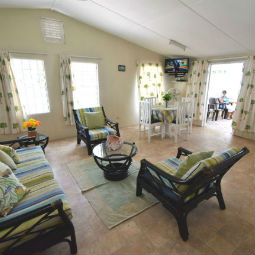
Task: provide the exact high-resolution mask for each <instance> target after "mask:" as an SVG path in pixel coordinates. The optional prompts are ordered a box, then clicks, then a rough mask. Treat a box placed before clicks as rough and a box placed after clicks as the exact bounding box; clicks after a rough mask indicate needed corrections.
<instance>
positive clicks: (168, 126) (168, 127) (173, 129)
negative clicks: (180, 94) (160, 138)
mask: <svg viewBox="0 0 255 255" xmlns="http://www.w3.org/2000/svg"><path fill="white" fill-rule="evenodd" d="M166 111H169V112H171V113H172V114H173V116H172V117H173V120H172V122H170V123H168V122H166V123H165V133H166V134H168V136H169V137H172V136H173V137H174V142H175V143H177V139H178V132H179V118H178V115H179V104H176V105H175V106H172V107H170V109H169V110H166Z"/></svg>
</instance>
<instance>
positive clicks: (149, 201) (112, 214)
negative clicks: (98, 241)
mask: <svg viewBox="0 0 255 255" xmlns="http://www.w3.org/2000/svg"><path fill="white" fill-rule="evenodd" d="M68 168H69V171H70V172H71V173H72V175H73V177H74V179H75V180H76V182H77V184H78V185H79V187H80V188H81V190H82V191H83V195H84V196H85V197H86V199H87V200H88V201H89V203H90V204H91V206H92V208H93V209H94V210H95V212H96V214H97V215H98V217H99V218H100V219H101V220H102V221H103V223H104V224H105V225H106V226H107V227H108V228H109V229H111V228H113V227H115V226H116V225H118V224H120V223H121V222H123V221H125V220H127V219H129V218H131V217H133V216H135V215H137V214H139V213H141V212H143V211H144V210H146V209H148V208H149V207H151V206H153V205H155V204H156V203H158V200H157V199H156V198H154V197H153V196H152V195H151V194H150V193H148V192H146V191H145V190H143V194H142V196H140V197H137V196H136V178H137V174H138V169H139V168H138V164H137V163H136V162H133V164H132V165H131V166H130V169H129V176H128V177H127V178H126V179H124V180H121V181H109V180H107V179H105V178H104V176H103V172H102V170H101V169H100V168H99V167H98V166H97V165H96V163H95V162H94V160H93V159H87V160H82V161H77V162H73V163H71V164H68ZM75 169H76V170H75Z"/></svg>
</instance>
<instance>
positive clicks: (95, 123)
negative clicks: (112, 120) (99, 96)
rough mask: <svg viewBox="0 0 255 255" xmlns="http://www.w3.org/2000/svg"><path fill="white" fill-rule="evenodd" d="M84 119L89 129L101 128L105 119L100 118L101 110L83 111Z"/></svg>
mask: <svg viewBox="0 0 255 255" xmlns="http://www.w3.org/2000/svg"><path fill="white" fill-rule="evenodd" d="M84 115H85V120H86V123H87V127H88V128H89V129H96V128H102V127H104V125H105V121H104V119H103V118H102V113H101V112H85V114H84Z"/></svg>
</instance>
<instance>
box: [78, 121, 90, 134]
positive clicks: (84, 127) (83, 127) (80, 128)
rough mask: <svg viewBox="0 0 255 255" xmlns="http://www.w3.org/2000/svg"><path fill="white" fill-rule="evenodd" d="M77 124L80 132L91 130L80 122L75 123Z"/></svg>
mask: <svg viewBox="0 0 255 255" xmlns="http://www.w3.org/2000/svg"><path fill="white" fill-rule="evenodd" d="M75 124H76V127H77V129H79V130H81V131H84V132H86V131H88V130H89V128H88V127H87V126H84V125H83V124H81V123H80V122H78V121H75Z"/></svg>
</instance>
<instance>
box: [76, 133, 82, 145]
mask: <svg viewBox="0 0 255 255" xmlns="http://www.w3.org/2000/svg"><path fill="white" fill-rule="evenodd" d="M80 143H81V138H80V136H79V135H78V134H77V144H80Z"/></svg>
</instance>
